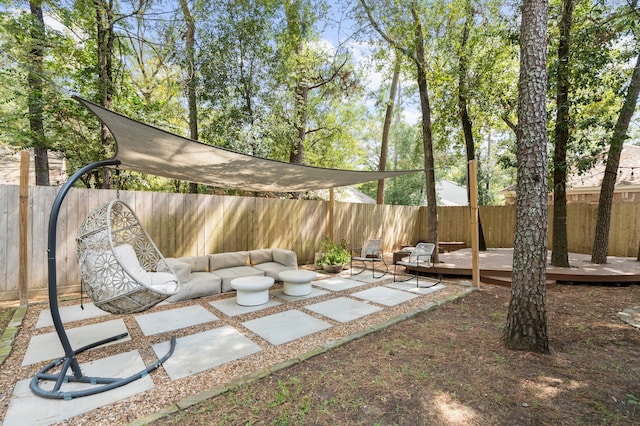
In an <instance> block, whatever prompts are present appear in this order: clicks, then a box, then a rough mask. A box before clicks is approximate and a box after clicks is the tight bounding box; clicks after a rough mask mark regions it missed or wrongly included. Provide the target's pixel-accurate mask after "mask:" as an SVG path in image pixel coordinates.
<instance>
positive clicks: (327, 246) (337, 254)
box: [316, 238, 351, 274]
mask: <svg viewBox="0 0 640 426" xmlns="http://www.w3.org/2000/svg"><path fill="white" fill-rule="evenodd" d="M350 259H351V253H350V252H349V248H348V247H347V242H346V241H345V240H342V241H340V243H339V244H336V243H335V242H333V241H332V240H330V239H329V238H325V239H324V240H323V241H322V255H321V256H320V257H319V258H318V260H317V262H316V265H317V266H318V267H319V268H322V269H323V270H324V271H325V272H330V273H334V274H335V273H337V272H340V271H342V268H344V265H346V264H347V263H349V260H350Z"/></svg>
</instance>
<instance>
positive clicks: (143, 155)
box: [74, 96, 422, 192]
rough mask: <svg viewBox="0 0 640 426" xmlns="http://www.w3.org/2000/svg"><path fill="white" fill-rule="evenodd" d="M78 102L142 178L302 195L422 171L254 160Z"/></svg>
mask: <svg viewBox="0 0 640 426" xmlns="http://www.w3.org/2000/svg"><path fill="white" fill-rule="evenodd" d="M74 98H75V99H76V100H77V101H78V102H80V103H81V104H82V105H84V106H85V107H87V108H88V109H89V110H90V111H91V112H93V113H94V114H95V115H96V116H97V117H98V118H99V119H100V120H101V121H102V122H103V123H104V124H105V125H106V126H107V127H108V128H109V130H110V131H111V133H112V134H113V137H114V138H115V140H116V145H117V150H116V155H115V157H114V158H115V159H117V160H120V162H121V166H122V167H123V168H126V169H128V170H133V171H137V172H141V173H147V174H151V175H156V176H164V177H168V178H173V179H179V180H183V181H187V182H196V183H202V184H206V185H212V186H217V187H222V188H232V189H242V190H246V191H260V192H298V191H310V190H314V189H324V188H334V187H340V186H348V185H354V184H358V183H363V182H369V181H374V180H380V179H386V178H390V177H395V176H401V175H405V174H410V173H418V172H422V170H403V171H389V172H372V171H358V170H338V169H325V168H320V167H312V166H304V165H299V164H292V163H286V162H283V161H277V160H269V159H266V158H260V157H254V156H251V155H246V154H241V153H238V152H234V151H230V150H227V149H223V148H219V147H215V146H212V145H207V144H204V143H201V142H197V141H194V140H191V139H188V138H184V137H182V136H178V135H175V134H172V133H169V132H166V131H164V130H162V129H158V128H157V127H153V126H150V125H148V124H144V123H141V122H139V121H136V120H133V119H131V118H129V117H126V116H124V115H122V114H118V113H115V112H113V111H110V110H108V109H105V108H103V107H101V106H99V105H97V104H94V103H92V102H89V101H87V100H85V99H82V98H80V97H77V96H74Z"/></svg>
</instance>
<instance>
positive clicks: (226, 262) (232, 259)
mask: <svg viewBox="0 0 640 426" xmlns="http://www.w3.org/2000/svg"><path fill="white" fill-rule="evenodd" d="M250 265H251V259H250V258H249V252H248V251H234V252H229V253H216V254H210V255H209V271H210V272H217V271H219V270H220V269H227V268H234V267H236V266H250ZM223 291H224V290H223Z"/></svg>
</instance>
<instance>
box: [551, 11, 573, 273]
mask: <svg viewBox="0 0 640 426" xmlns="http://www.w3.org/2000/svg"><path fill="white" fill-rule="evenodd" d="M573 6H574V3H573V0H563V2H562V18H561V19H560V43H559V44H558V77H557V83H556V85H557V93H556V103H557V108H558V110H557V112H556V127H555V149H554V152H553V241H552V247H553V249H552V252H551V264H552V265H553V266H561V267H565V268H567V267H569V244H568V242H567V191H566V184H567V144H568V142H569V123H570V120H569V51H570V48H571V25H572V20H573Z"/></svg>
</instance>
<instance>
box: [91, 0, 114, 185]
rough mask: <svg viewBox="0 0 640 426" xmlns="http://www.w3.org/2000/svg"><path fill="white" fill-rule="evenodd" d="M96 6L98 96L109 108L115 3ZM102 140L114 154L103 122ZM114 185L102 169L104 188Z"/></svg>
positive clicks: (107, 171) (98, 0)
mask: <svg viewBox="0 0 640 426" xmlns="http://www.w3.org/2000/svg"><path fill="white" fill-rule="evenodd" d="M93 4H94V6H95V8H96V25H97V35H98V40H97V42H98V98H99V104H100V105H102V106H103V107H105V108H107V109H111V108H112V106H113V41H114V33H113V26H114V16H113V4H112V3H111V2H109V3H107V2H106V1H102V0H94V1H93ZM100 140H101V141H102V147H103V149H104V152H105V154H106V155H107V156H110V155H111V154H112V146H113V143H112V137H111V132H109V128H108V127H107V126H106V125H105V124H104V123H103V124H102V125H101V127H100ZM112 186H113V181H112V176H111V169H110V168H108V167H105V168H104V169H103V171H102V188H104V189H109V188H111V187H112Z"/></svg>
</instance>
